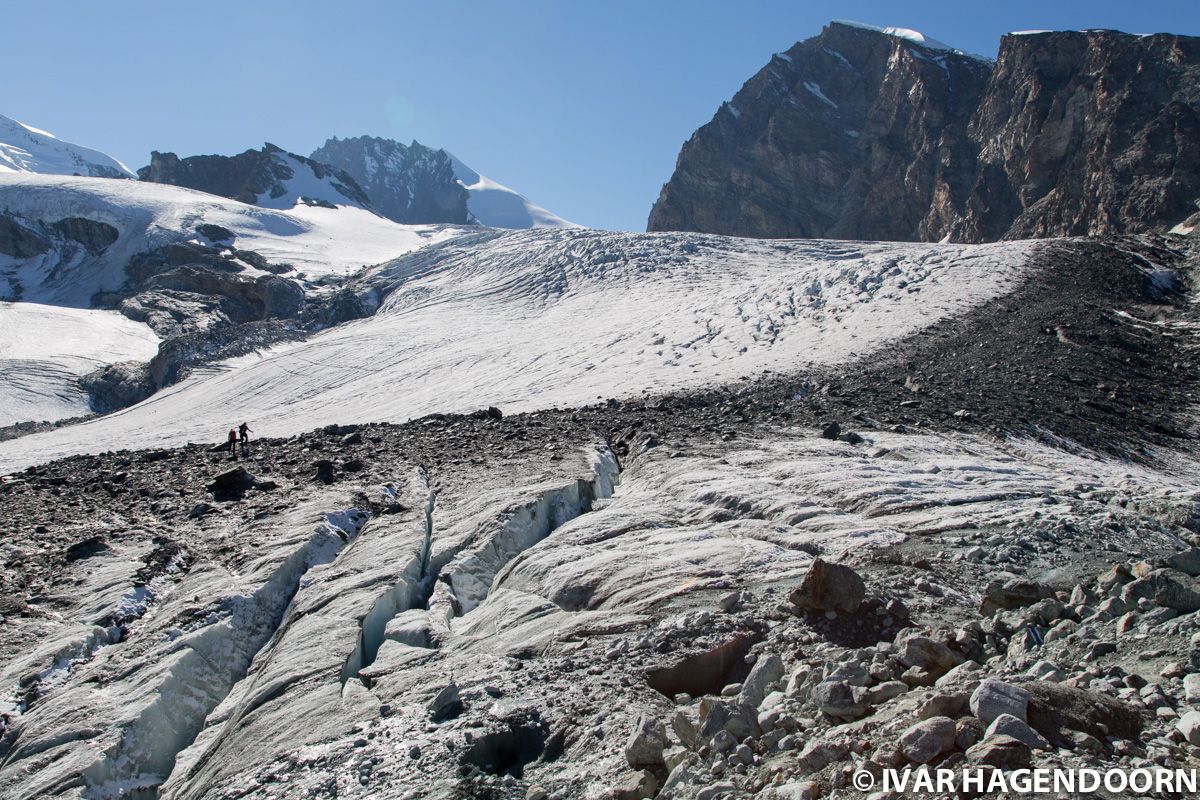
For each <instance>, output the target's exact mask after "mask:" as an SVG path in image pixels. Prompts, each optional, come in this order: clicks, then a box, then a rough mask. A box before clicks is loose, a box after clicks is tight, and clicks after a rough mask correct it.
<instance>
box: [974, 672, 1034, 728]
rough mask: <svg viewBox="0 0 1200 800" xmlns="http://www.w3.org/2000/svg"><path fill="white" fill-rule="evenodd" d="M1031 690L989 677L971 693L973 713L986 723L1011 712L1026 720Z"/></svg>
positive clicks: (988, 723) (989, 723) (990, 722)
mask: <svg viewBox="0 0 1200 800" xmlns="http://www.w3.org/2000/svg"><path fill="white" fill-rule="evenodd" d="M1028 705H1029V692H1027V691H1025V690H1024V689H1022V688H1021V687H1019V686H1013V685H1012V684H1011V683H1005V682H1004V681H1000V680H996V679H995V678H987V679H986V680H984V681H983V682H982V683H980V684H979V688H977V689H976V690H975V692H974V694H972V695H971V713H972V714H974V715H975V716H976V717H977V718H978V719H979V720H980V721H982V722H983V724H984V725H991V724H992V722H993V721H994V720H995V719H996V718H997V717H999V716H1000V715H1001V714H1011V715H1012V716H1014V717H1016V718H1017V719H1019V720H1022V721H1024V720H1025V711H1026V708H1027V707H1028Z"/></svg>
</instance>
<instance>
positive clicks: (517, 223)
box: [450, 156, 580, 228]
mask: <svg viewBox="0 0 1200 800" xmlns="http://www.w3.org/2000/svg"><path fill="white" fill-rule="evenodd" d="M450 160H451V162H452V163H453V165H454V175H455V177H456V178H458V181H459V183H461V184H462V185H463V186H464V187H466V189H467V191H468V192H469V193H470V197H469V198H468V200H467V208H468V209H469V210H470V212H471V216H473V217H475V219H476V220H478V221H479V222H480V224H482V225H487V226H488V227H491V228H578V227H580V226H579V225H576V224H575V223H574V222H568V221H567V220H565V219H563V218H562V217H560V216H558V215H557V214H553V213H551V212H549V211H547V210H546V209H544V208H542V207H541V206H539V205H537V204H536V203H533V202H531V201H530V200H529V199H528V198H526V197H525V196H524V195H522V194H520V193H518V192H516V191H513V190H512V189H510V188H508V187H507V186H504V185H503V184H499V183H496V182H495V181H493V180H491V179H490V178H487V177H485V176H483V175H480V174H479V173H478V172H476V171H475V170H473V169H471V168H470V167H468V166H467V165H466V164H464V163H463V162H461V161H459V160H458V159H457V158H455V157H454V156H450Z"/></svg>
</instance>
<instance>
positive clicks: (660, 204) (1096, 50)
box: [648, 22, 1200, 242]
mask: <svg viewBox="0 0 1200 800" xmlns="http://www.w3.org/2000/svg"><path fill="white" fill-rule="evenodd" d="M1179 38H1184V37H1175V38H1169V39H1165V40H1164V39H1163V38H1160V37H1137V36H1133V35H1129V34H1122V33H1117V32H1115V31H1056V32H1045V33H1038V34H1036V35H1031V36H1005V37H1004V38H1003V39H1002V40H1001V43H1000V51H999V55H998V58H997V59H996V61H995V62H994V63H992V64H989V63H985V62H981V61H979V60H976V59H972V58H970V57H967V56H964V55H962V54H960V53H956V52H953V51H950V52H947V51H931V50H929V49H927V48H925V47H922V46H921V45H913V44H912V43H911V42H908V41H903V40H900V39H897V38H895V37H890V36H887V35H884V34H882V33H878V32H875V31H870V30H863V29H861V28H856V27H852V26H848V25H843V24H841V23H837V22H835V23H831V24H830V25H827V26H826V27H825V29H824V30H822V32H821V34H820V36H817V37H814V38H811V39H808V40H806V41H803V42H799V43H797V44H796V45H794V46H793V47H791V48H790V49H789V50H788V51H787V52H786V53H784V54H781V55H776V56H774V57H773V58H772V59H771V60H770V62H769V63H768V64H767V65H766V66H764V67H763V68H762V70H760V71H759V72H758V73H757V74H756V75H754V76H753V77H751V78H750V79H749V80H748V81H746V83H745V85H744V86H743V87H742V89H741V91H739V92H738V93H737V94H736V95H735V96H734V97H733V99H732V101H731V102H729V103H726V104H723V105H722V106H721V107H720V108H719V109H718V110H717V112H716V114H715V115H714V116H713V118H712V120H711V121H710V122H708V123H707V124H706V125H704V126H703V127H701V128H700V129H699V130H697V131H696V132H695V133H694V134H693V135H692V136H691V137H690V138H689V139H688V140H687V142H686V143H685V144H684V146H683V149H682V151H681V152H680V154H679V158H678V160H677V162H676V165H675V171H674V173H673V174H672V176H671V179H670V180H669V181H668V182H667V183H666V184H665V185H664V186H663V188H662V192H661V194H660V195H659V197H658V200H657V202H656V203H655V204H654V207H653V209H652V210H651V212H650V219H649V222H648V230H651V231H680V230H683V231H700V232H704V233H718V234H726V235H732V236H748V237H755V238H838V239H869V240H877V239H888V240H907V241H913V240H918V241H938V240H941V239H943V238H944V237H949V238H950V240H951V241H969V242H979V241H995V240H999V239H1021V238H1030V237H1050V236H1072V235H1105V234H1117V233H1140V232H1149V231H1153V230H1161V229H1166V228H1169V227H1170V226H1172V225H1174V224H1176V223H1178V222H1180V221H1181V220H1183V219H1184V218H1186V217H1188V215H1189V214H1193V213H1194V212H1195V205H1194V201H1195V200H1196V198H1197V197H1200V173H1196V172H1195V171H1192V170H1189V165H1191V164H1192V163H1193V161H1192V160H1191V159H1192V157H1193V155H1194V150H1193V149H1192V145H1191V140H1190V139H1188V137H1187V136H1184V135H1182V134H1174V135H1171V134H1166V133H1163V134H1161V135H1156V133H1157V132H1159V131H1161V130H1162V126H1164V125H1166V124H1167V123H1165V122H1163V120H1162V116H1161V115H1162V113H1163V112H1162V111H1161V110H1162V109H1164V108H1183V109H1187V111H1186V112H1185V111H1181V112H1180V113H1183V114H1192V113H1194V109H1195V107H1196V104H1195V96H1194V93H1193V91H1192V89H1193V87H1194V85H1195V84H1194V81H1195V77H1194V76H1195V74H1196V72H1197V61H1198V60H1200V56H1198V55H1197V54H1196V52H1195V49H1194V48H1192V47H1189V46H1183V45H1180V44H1178V40H1179ZM1168 50H1170V51H1172V52H1173V53H1181V54H1176V55H1167V54H1166V52H1164V51H1168ZM806 87H820V91H819V92H817V91H810V90H809V89H808V88H806ZM1029 87H1038V91H1036V92H1035V93H1033V94H1031V93H1030V88H1029ZM1114 97H1123V98H1139V99H1142V100H1144V103H1132V101H1131V102H1130V103H1129V104H1124V103H1117V104H1115V105H1114V103H1113V101H1112V98H1114ZM1068 108H1080V109H1084V108H1086V109H1103V110H1102V111H1099V110H1098V111H1096V112H1095V113H1088V114H1081V115H1075V114H1074V113H1073V112H1070V111H1067V110H1066V109H1068ZM1188 119H1191V117H1188ZM879 120H886V121H887V124H886V125H876V124H875V123H876V122H877V121H879ZM847 131H853V132H854V133H855V135H853V136H850V135H848V134H847ZM866 154H870V155H869V157H868V156H867V155H866ZM1118 163H1119V164H1123V165H1124V164H1128V165H1136V167H1133V166H1131V167H1130V168H1129V169H1121V170H1113V169H1111V168H1101V167H1099V166H1098V165H1100V164H1106V165H1111V164H1118ZM1184 174H1186V177H1183V178H1180V177H1179V176H1180V175H1184ZM1031 176H1036V177H1031Z"/></svg>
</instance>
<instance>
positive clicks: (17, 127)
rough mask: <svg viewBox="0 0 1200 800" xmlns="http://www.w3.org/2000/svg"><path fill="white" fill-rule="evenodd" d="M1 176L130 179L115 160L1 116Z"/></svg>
mask: <svg viewBox="0 0 1200 800" xmlns="http://www.w3.org/2000/svg"><path fill="white" fill-rule="evenodd" d="M0 172H36V173H41V174H44V175H83V176H87V177H92V178H132V177H133V173H132V172H131V171H130V170H129V168H128V167H126V166H125V165H124V164H122V163H121V162H120V161H117V160H116V159H115V158H113V157H112V156H109V155H105V154H104V153H101V152H100V151H99V150H93V149H91V148H90V147H83V146H81V145H77V144H72V143H71V142H64V141H63V140H62V139H59V138H57V137H56V136H54V134H52V133H47V132H46V131H43V130H38V129H37V128H34V127H32V126H30V125H26V124H24V123H21V122H17V121H16V120H15V119H9V118H8V117H6V116H3V115H0Z"/></svg>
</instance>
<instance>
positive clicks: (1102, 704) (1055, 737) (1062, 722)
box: [1017, 681, 1145, 747]
mask: <svg viewBox="0 0 1200 800" xmlns="http://www.w3.org/2000/svg"><path fill="white" fill-rule="evenodd" d="M1020 686H1021V688H1022V689H1023V690H1024V691H1025V694H1026V697H1027V698H1028V705H1027V710H1026V716H1025V721H1026V722H1028V723H1029V725H1030V726H1031V727H1032V728H1033V729H1034V730H1035V731H1037V732H1038V733H1040V734H1041V735H1042V736H1045V737H1046V738H1047V739H1048V740H1049V741H1050V743H1051V744H1052V745H1054V746H1055V747H1069V746H1070V744H1071V741H1072V738H1071V732H1072V731H1080V732H1083V733H1086V734H1089V735H1091V736H1094V737H1096V738H1097V739H1099V740H1100V741H1105V739H1106V737H1109V736H1113V737H1118V738H1121V739H1131V740H1134V741H1137V739H1138V738H1139V736H1140V735H1141V732H1142V727H1143V726H1144V724H1145V720H1144V719H1143V717H1142V715H1141V713H1140V712H1139V711H1138V710H1137V709H1135V708H1134V707H1133V706H1130V705H1127V704H1126V703H1123V702H1121V701H1120V700H1117V699H1115V698H1112V697H1109V696H1108V695H1106V694H1101V693H1100V692H1093V691H1090V690H1088V689H1078V688H1075V687H1072V686H1064V685H1063V684H1061V683H1051V682H1049V681H1025V682H1023V683H1021V685H1020ZM1017 716H1019V715H1017Z"/></svg>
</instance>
